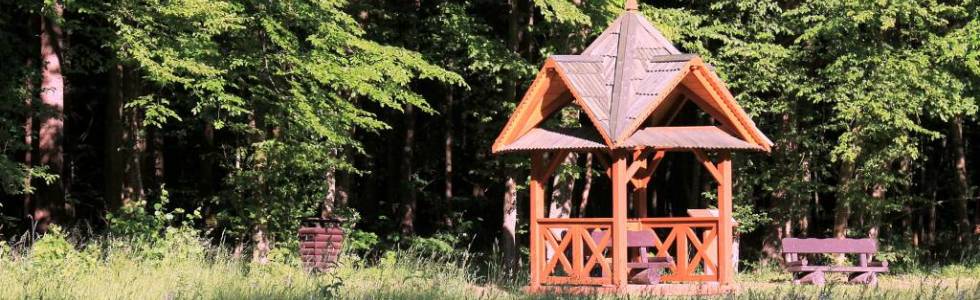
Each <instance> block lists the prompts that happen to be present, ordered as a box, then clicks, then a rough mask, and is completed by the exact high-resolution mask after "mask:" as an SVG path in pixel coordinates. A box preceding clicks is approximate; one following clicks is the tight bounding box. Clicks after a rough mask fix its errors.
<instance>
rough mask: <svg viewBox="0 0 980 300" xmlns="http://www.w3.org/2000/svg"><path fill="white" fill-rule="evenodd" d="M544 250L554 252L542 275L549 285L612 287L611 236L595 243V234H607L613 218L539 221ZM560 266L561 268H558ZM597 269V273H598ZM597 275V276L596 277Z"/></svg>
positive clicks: (547, 260) (606, 236) (544, 281)
mask: <svg viewBox="0 0 980 300" xmlns="http://www.w3.org/2000/svg"><path fill="white" fill-rule="evenodd" d="M539 222H540V226H541V227H540V228H541V231H540V232H541V239H543V240H545V243H544V247H546V249H548V250H552V251H550V252H549V253H552V256H551V257H550V258H545V260H546V262H545V264H544V269H543V270H542V274H544V276H543V278H542V282H543V283H547V284H586V285H602V284H611V283H612V278H611V277H610V275H608V274H611V272H610V271H611V266H610V265H609V259H608V255H609V251H608V250H607V249H608V247H609V245H610V242H611V237H610V235H605V236H604V237H603V238H602V239H600V240H598V241H596V240H593V239H592V234H591V233H592V232H593V231H597V230H598V231H608V230H610V229H611V228H612V220H610V219H539ZM559 266H560V268H559ZM596 267H598V269H599V270H598V271H600V272H595V271H597V270H596ZM594 274H595V275H596V276H594Z"/></svg>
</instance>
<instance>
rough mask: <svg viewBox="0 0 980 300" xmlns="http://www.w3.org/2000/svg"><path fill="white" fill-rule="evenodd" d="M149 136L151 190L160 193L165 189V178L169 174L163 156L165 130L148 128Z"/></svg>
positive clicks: (148, 171)
mask: <svg viewBox="0 0 980 300" xmlns="http://www.w3.org/2000/svg"><path fill="white" fill-rule="evenodd" d="M147 135H149V138H148V139H147V141H148V142H149V144H148V147H147V148H148V149H149V159H148V161H147V162H148V164H147V166H148V167H149V169H148V170H147V172H146V173H149V174H150V175H151V176H152V177H151V178H150V179H151V187H150V188H152V189H153V190H155V191H156V192H157V193H159V192H160V191H162V190H163V189H164V185H165V184H166V178H165V176H166V174H167V173H166V167H165V164H164V163H165V162H164V156H163V147H164V140H163V130H162V129H161V128H158V127H148V128H147Z"/></svg>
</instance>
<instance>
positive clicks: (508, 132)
mask: <svg viewBox="0 0 980 300" xmlns="http://www.w3.org/2000/svg"><path fill="white" fill-rule="evenodd" d="M553 68H554V66H550V67H549V66H548V65H547V64H546V65H545V66H542V67H541V70H539V71H538V74H537V75H536V76H535V78H534V81H532V82H531V86H529V87H528V89H527V91H526V92H525V93H524V97H523V98H522V99H521V102H520V103H518V104H517V108H516V109H515V110H514V113H512V114H511V115H510V119H508V120H507V123H506V124H505V125H504V129H503V130H502V131H501V132H500V135H499V136H497V140H496V141H494V143H493V147H492V148H493V150H494V151H496V150H497V149H499V148H501V147H503V146H505V145H507V144H510V143H512V142H513V141H514V140H516V139H517V138H518V137H520V136H521V135H522V134H520V133H519V131H521V128H524V127H526V126H524V124H525V123H526V121H527V119H528V117H527V115H528V114H530V111H531V110H534V109H535V108H537V107H540V104H541V103H540V100H541V97H542V96H543V94H544V91H545V90H547V88H548V87H547V85H550V84H551V80H550V78H548V72H549V70H550V69H553Z"/></svg>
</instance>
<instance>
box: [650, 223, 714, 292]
mask: <svg viewBox="0 0 980 300" xmlns="http://www.w3.org/2000/svg"><path fill="white" fill-rule="evenodd" d="M634 222H639V223H640V227H641V228H643V229H647V230H655V231H654V237H655V245H654V248H655V249H656V255H657V256H670V257H673V258H674V261H675V262H676V264H675V266H672V267H670V273H669V274H666V275H664V276H663V280H664V281H666V282H684V281H717V280H718V276H717V271H715V270H717V264H716V263H715V260H714V259H712V258H711V256H712V255H711V254H710V253H708V251H709V250H708V249H710V248H711V246H712V245H714V244H716V243H717V237H716V236H715V234H713V233H710V232H717V226H718V218H715V217H688V218H684V217H680V218H678V217H675V218H641V219H638V220H634ZM665 229H670V231H669V233H668V234H667V236H666V237H663V236H659V233H658V231H657V230H659V232H662V231H663V230H665ZM695 230H700V231H703V232H705V233H707V234H705V235H703V236H701V235H698V234H696V232H695ZM699 267H700V268H699Z"/></svg>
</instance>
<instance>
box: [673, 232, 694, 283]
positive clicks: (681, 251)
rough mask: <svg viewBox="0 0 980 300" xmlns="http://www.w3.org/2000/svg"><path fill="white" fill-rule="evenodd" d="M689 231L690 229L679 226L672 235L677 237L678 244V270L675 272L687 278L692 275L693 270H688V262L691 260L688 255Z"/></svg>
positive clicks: (676, 245)
mask: <svg viewBox="0 0 980 300" xmlns="http://www.w3.org/2000/svg"><path fill="white" fill-rule="evenodd" d="M688 230H690V228H689V227H687V226H685V225H679V226H677V227H674V230H673V231H672V232H671V234H673V235H674V236H675V237H676V242H675V243H674V244H675V247H676V248H677V269H676V270H675V273H677V274H678V275H680V276H686V275H689V274H690V273H691V270H688V268H687V267H688V261H689V259H690V258H689V257H688V253H687V231H688Z"/></svg>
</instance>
